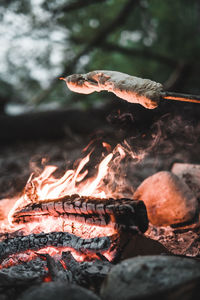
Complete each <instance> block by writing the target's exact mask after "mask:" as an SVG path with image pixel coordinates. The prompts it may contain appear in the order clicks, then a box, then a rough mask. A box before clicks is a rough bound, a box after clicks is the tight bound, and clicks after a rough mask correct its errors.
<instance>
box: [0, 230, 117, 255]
mask: <svg viewBox="0 0 200 300" xmlns="http://www.w3.org/2000/svg"><path fill="white" fill-rule="evenodd" d="M115 238H116V237H101V238H99V237H96V238H93V239H82V238H80V237H77V236H75V235H73V234H70V233H67V232H51V233H39V234H30V235H28V236H17V237H15V238H8V239H6V240H4V241H3V242H1V243H0V259H1V260H2V259H4V258H6V257H8V256H10V255H12V254H17V253H22V252H25V251H27V250H34V251H38V250H40V249H43V248H46V247H56V248H59V247H60V248H64V247H65V248H70V249H74V250H76V251H79V252H81V253H86V254H87V253H96V252H103V251H105V250H108V249H109V247H110V245H111V239H112V241H113V242H114V239H115Z"/></svg>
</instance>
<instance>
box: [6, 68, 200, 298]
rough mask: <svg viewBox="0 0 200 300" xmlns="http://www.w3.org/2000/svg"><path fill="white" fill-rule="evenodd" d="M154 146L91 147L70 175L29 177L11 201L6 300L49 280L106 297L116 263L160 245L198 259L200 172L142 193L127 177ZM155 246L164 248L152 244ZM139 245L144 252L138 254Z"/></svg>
mask: <svg viewBox="0 0 200 300" xmlns="http://www.w3.org/2000/svg"><path fill="white" fill-rule="evenodd" d="M93 75H94V74H93ZM95 76H96V73H95ZM70 78H71V77H70ZM72 79H73V80H74V77H73V78H72ZM87 79H88V78H87ZM100 79H101V80H102V78H100ZM100 79H99V78H98V80H100ZM70 80H71V79H70ZM81 80H83V79H82V78H81ZM96 80H97V78H96ZM101 80H100V84H101V88H102V84H103V83H102V82H101ZM134 80H135V79H134ZM89 81H90V84H95V86H96V84H97V83H96V82H93V81H92V80H91V78H89ZM81 82H82V81H81ZM70 83H71V82H70ZM104 83H105V82H104ZM72 84H74V81H72ZM156 86H157V85H156ZM78 87H79V86H78ZM79 88H80V87H79ZM90 88H91V86H90ZM158 88H159V92H160V88H161V87H160V85H158ZM108 90H109V89H108ZM115 92H116V90H115ZM121 92H122V91H121V90H120V93H121ZM140 97H141V98H142V101H144V98H143V96H141V95H140ZM145 97H146V96H145ZM139 99H140V98H139ZM146 99H147V100H148V98H145V101H146ZM150 100H151V101H153V100H152V99H150ZM181 101H182V100H181ZM145 103H146V102H145ZM156 105H157V102H156ZM150 108H154V107H150ZM150 148H151V147H150ZM150 148H148V149H146V150H143V151H138V153H136V152H134V150H133V149H132V147H131V146H130V145H129V143H128V142H127V141H126V140H124V141H123V143H121V144H117V145H116V146H115V147H113V148H112V146H111V145H110V144H109V143H107V142H105V141H104V142H102V143H101V150H102V151H101V154H98V155H97V154H96V152H95V151H96V150H95V146H94V141H91V142H90V143H89V145H88V146H86V147H85V148H84V149H83V157H82V158H81V159H79V160H77V161H76V163H75V164H74V166H73V167H72V168H68V169H67V170H65V172H64V174H62V175H60V171H59V169H58V168H57V167H56V166H54V165H45V166H44V168H43V170H42V171H41V172H40V173H39V174H38V171H37V170H36V172H33V173H32V174H31V175H30V177H29V179H28V181H27V183H26V185H25V187H24V190H23V192H22V193H21V194H20V196H19V197H15V198H14V199H13V200H9V199H8V200H4V202H3V205H5V207H6V208H7V209H5V212H4V217H3V218H2V220H1V223H0V279H2V280H3V284H2V286H3V292H2V293H4V291H6V292H5V294H6V295H7V292H8V289H9V287H12V288H13V289H16V288H19V287H23V288H22V289H23V290H26V289H27V287H29V286H32V285H33V286H34V284H36V283H42V282H43V283H45V282H50V281H59V282H60V281H62V282H67V283H70V284H74V283H75V284H78V285H80V286H83V287H87V288H88V289H92V290H94V291H95V292H97V293H99V290H100V289H102V282H103V281H104V279H105V277H106V276H107V274H108V273H109V272H110V270H111V269H112V268H113V266H114V265H115V264H117V266H118V263H120V262H121V261H123V260H124V259H125V258H129V257H134V256H136V255H138V254H141V253H142V252H144V253H145V254H152V253H151V251H150V250H151V249H150V248H151V247H152V248H154V247H155V245H156V247H158V248H159V247H160V245H162V247H161V248H159V250H158V252H159V254H161V253H165V254H168V255H169V254H175V255H180V254H181V255H184V256H195V257H196V256H198V254H197V252H195V251H196V249H197V248H198V245H199V242H198V241H199V240H198V230H199V205H198V200H197V199H198V198H199V191H200V188H199V182H198V180H197V178H199V177H200V175H199V174H200V168H199V167H198V166H196V165H191V164H188V165H187V164H182V163H180V164H177V163H175V164H173V167H172V168H171V170H167V171H166V170H164V171H160V172H157V173H155V174H153V175H152V176H148V177H147V178H146V179H145V180H144V181H143V182H142V183H141V184H140V185H139V186H137V187H135V186H133V185H131V183H130V182H129V180H128V178H127V176H126V172H127V169H126V168H127V165H128V164H129V161H130V160H132V161H133V162H134V163H135V164H137V163H140V162H142V160H143V159H144V158H145V156H146V154H147V153H148V150H149V149H150ZM94 157H95V159H96V161H98V162H97V164H95V165H94V163H92V161H93V159H94ZM11 203H12V205H11ZM6 211H7V213H6ZM149 241H154V242H155V241H157V242H159V246H158V244H153V246H151V245H150V246H149V244H148V243H149ZM137 243H141V248H142V249H140V247H139V248H138V249H139V250H135V249H137ZM146 243H147V244H146ZM177 245H178V246H177ZM144 248H146V249H145V250H146V252H145V251H144ZM137 251H138V252H137ZM148 251H149V252H148ZM153 254H155V253H154V252H153ZM150 260H151V259H150ZM159 261H160V264H161V265H162V263H163V261H162V259H160V258H159ZM122 264H123V262H122ZM147 264H148V263H147ZM18 274H20V278H19V275H18ZM111 274H112V271H111ZM104 284H105V283H104ZM105 294H106V292H105Z"/></svg>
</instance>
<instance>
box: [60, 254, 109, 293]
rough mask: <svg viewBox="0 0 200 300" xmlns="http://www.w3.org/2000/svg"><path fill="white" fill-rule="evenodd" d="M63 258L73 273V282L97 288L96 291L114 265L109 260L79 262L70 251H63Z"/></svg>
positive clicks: (69, 270)
mask: <svg viewBox="0 0 200 300" xmlns="http://www.w3.org/2000/svg"><path fill="white" fill-rule="evenodd" d="M62 260H63V261H64V262H65V264H66V266H67V270H68V272H70V273H71V274H72V278H73V283H75V284H78V285H81V286H83V287H87V288H92V289H95V291H96V292H98V291H99V288H100V286H101V284H102V282H103V280H104V279H105V277H106V276H107V274H108V273H109V271H110V270H111V268H112V266H113V265H112V264H111V263H110V262H109V261H108V260H107V261H106V260H95V261H92V262H77V261H76V260H75V259H74V257H73V256H72V255H71V253H70V252H63V253H62Z"/></svg>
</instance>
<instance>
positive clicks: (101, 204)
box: [14, 195, 148, 233]
mask: <svg viewBox="0 0 200 300" xmlns="http://www.w3.org/2000/svg"><path fill="white" fill-rule="evenodd" d="M45 215H46V216H48V215H52V216H57V217H58V216H64V217H67V218H69V219H73V220H76V221H78V222H83V223H84V222H85V223H87V224H92V225H100V226H106V225H108V224H110V223H112V224H114V225H115V227H116V229H117V228H119V229H132V230H134V231H136V232H137V231H140V232H142V233H143V232H145V231H146V230H147V228H148V217H147V212H146V207H145V205H144V203H143V201H134V200H131V199H126V198H122V199H116V200H115V199H111V198H110V199H94V198H90V197H80V196H78V195H72V196H65V197H63V198H60V199H55V200H46V201H41V202H38V203H33V204H32V203H31V204H29V205H27V206H26V207H24V208H23V209H21V210H20V211H16V212H15V214H14V221H15V222H17V223H23V222H30V221H34V218H37V217H38V216H45Z"/></svg>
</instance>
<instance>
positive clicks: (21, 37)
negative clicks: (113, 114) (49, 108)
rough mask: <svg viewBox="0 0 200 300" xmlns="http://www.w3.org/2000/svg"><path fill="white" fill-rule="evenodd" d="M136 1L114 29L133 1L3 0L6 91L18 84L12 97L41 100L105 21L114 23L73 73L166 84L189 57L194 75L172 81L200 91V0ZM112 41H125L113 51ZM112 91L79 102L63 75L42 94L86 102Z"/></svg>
mask: <svg viewBox="0 0 200 300" xmlns="http://www.w3.org/2000/svg"><path fill="white" fill-rule="evenodd" d="M135 2H136V3H135V7H133V6H132V7H131V9H130V11H129V14H128V15H127V17H126V18H125V19H124V20H123V21H120V22H121V23H119V24H117V26H114V25H113V26H114V27H113V28H111V29H112V30H110V29H109V24H112V22H113V20H115V19H116V18H117V16H118V15H119V14H120V13H121V12H122V11H123V8H124V5H125V4H126V3H128V0H127V1H121V0H107V1H106V0H102V1H95V0H94V1H90V3H89V1H85V4H83V2H82V0H73V1H72V0H57V1H48V0H40V1H39V0H37V1H36V0H32V1H26V0H23V1H18V0H12V1H8V0H7V1H5V0H4V1H1V6H0V17H1V19H2V22H1V23H2V26H1V29H0V30H1V32H0V33H1V34H0V42H1V45H3V48H2V49H3V51H2V54H1V55H0V59H1V62H2V67H1V69H0V82H2V83H6V82H7V83H8V84H7V85H6V84H3V88H2V89H1V90H0V96H1V95H8V94H9V90H12V98H13V100H15V99H14V96H13V95H15V94H17V95H18V97H19V98H21V100H23V101H24V102H31V101H32V99H33V98H34V99H37V96H38V97H39V96H40V94H41V93H42V91H43V90H45V89H46V88H48V87H49V85H51V82H52V80H54V79H55V78H56V77H57V76H61V75H68V74H67V73H66V74H63V72H66V71H67V70H68V66H69V64H70V63H71V61H72V60H73V59H74V58H75V57H76V56H77V55H79V53H80V52H81V51H84V50H85V49H87V47H88V45H90V43H91V41H93V40H94V39H95V37H96V36H98V35H99V32H101V31H102V30H103V29H104V28H107V29H109V30H110V31H109V34H108V35H106V34H105V38H104V39H102V41H101V42H100V43H98V41H97V44H96V45H92V47H88V49H87V51H86V52H85V53H84V56H83V57H82V56H81V57H80V59H79V60H78V62H77V64H74V65H73V68H72V69H73V72H86V71H91V70H95V69H110V70H118V71H121V72H126V73H129V74H132V75H135V76H139V77H144V78H151V79H153V80H156V81H159V82H161V83H165V81H167V80H168V78H169V76H170V75H171V74H172V73H173V72H175V71H176V68H177V69H178V66H179V65H180V64H183V65H184V64H185V65H186V66H187V67H188V70H189V71H188V76H187V73H186V75H185V74H184V72H180V74H178V80H179V79H181V80H179V81H177V82H180V81H181V82H182V84H181V86H180V84H178V83H177V82H175V83H174V85H172V88H174V89H176V90H181V91H182V92H191V93H192V92H196V93H199V92H200V86H199V84H198V78H199V69H200V68H199V61H200V51H199V50H200V23H199V20H200V4H199V1H198V0H191V1H188V0H176V1H174V0H165V1H160V0H151V1H148V0H140V1H139V0H138V1H135ZM77 3H78V4H79V5H76V4H77ZM79 6H80V7H79ZM115 25H116V24H115ZM3 41H4V42H3ZM109 45H112V46H113V45H116V46H120V47H119V48H117V47H116V48H117V49H115V47H112V50H111V49H109V47H108V46H109ZM127 49H128V50H129V53H127V52H126V50H127ZM131 51H132V54H131ZM7 87H9V88H7ZM10 87H11V88H10ZM105 97H106V95H105V94H102V95H101V94H96V95H90V96H87V97H84V100H83V97H80V99H81V100H80V101H79V100H77V99H76V101H75V102H74V95H72V93H70V92H68V91H67V90H66V87H65V86H64V85H63V83H62V84H61V83H60V82H59V84H57V85H54V86H53V89H52V91H51V93H49V94H47V95H46V97H45V99H43V100H42V101H45V102H48V101H57V102H59V103H61V104H64V105H67V106H68V107H70V106H72V107H73V106H77V105H80V106H81V107H85V108H87V107H88V106H91V105H97V104H98V103H100V102H101V101H102V102H103V101H105V100H104V99H105ZM8 98H10V97H8ZM77 98H78V97H77ZM82 101H84V103H82ZM36 102H37V101H36ZM74 103H75V104H74ZM77 103H78V104H77Z"/></svg>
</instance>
